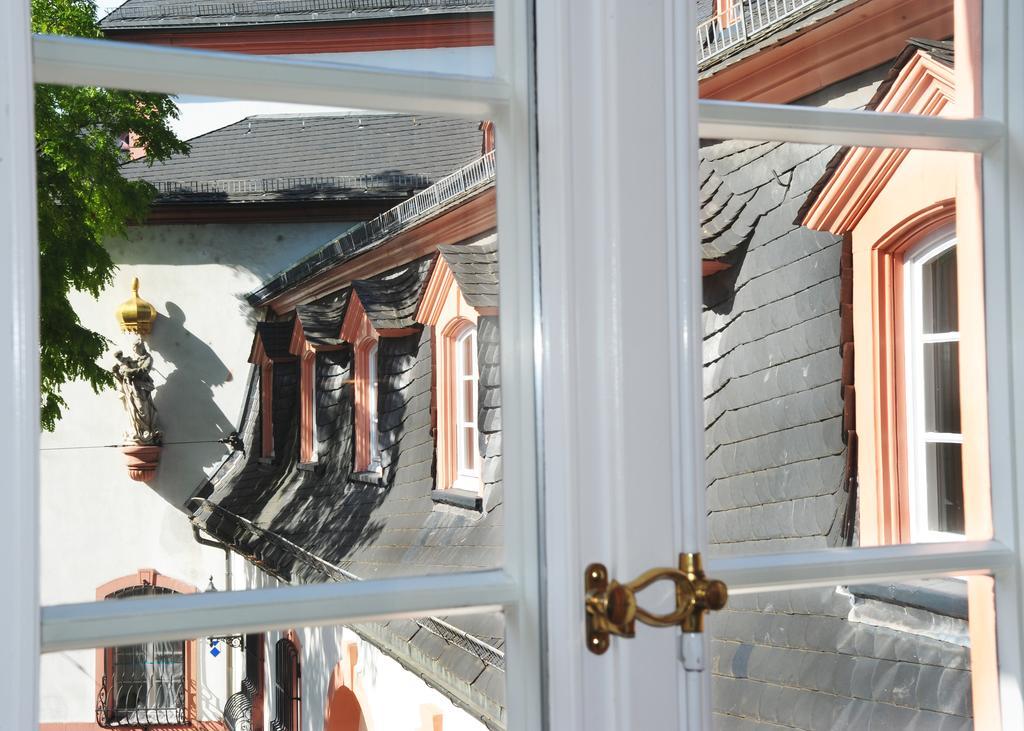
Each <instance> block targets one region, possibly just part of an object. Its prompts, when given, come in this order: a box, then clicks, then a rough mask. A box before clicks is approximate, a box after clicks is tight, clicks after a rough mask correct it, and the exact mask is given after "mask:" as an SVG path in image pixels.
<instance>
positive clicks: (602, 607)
mask: <svg viewBox="0 0 1024 731" xmlns="http://www.w3.org/2000/svg"><path fill="white" fill-rule="evenodd" d="M662 579H667V580H669V581H671V582H672V583H673V584H675V590H676V591H675V594H676V606H675V609H674V610H673V611H671V612H669V613H668V614H653V613H652V612H648V611H647V610H646V609H643V608H642V607H640V605H639V604H638V603H637V599H636V595H637V593H638V592H640V591H643V590H644V589H646V588H647V587H648V586H650V585H651V584H653V583H654V582H656V581H660V580H662ZM584 588H585V589H586V600H585V601H586V610H587V648H588V649H589V650H590V651H591V652H593V653H595V654H597V655H601V654H604V652H605V651H607V650H608V647H609V645H610V644H611V637H610V636H611V635H618V636H620V637H633V636H634V635H635V634H636V622H637V620H639V621H640V622H643V623H644V624H647V625H651V626H652V627H674V626H678V627H679V628H680V629H681V630H682V631H683V632H703V631H704V613H705V612H707V611H708V610H718V609H721V608H722V607H724V606H725V602H726V600H727V599H728V595H729V592H728V589H727V588H726V586H725V584H723V583H722V582H721V581H717V580H715V579H708V578H706V577H705V576H704V570H703V568H702V566H701V558H700V554H699V553H682V554H680V555H679V568H678V569H671V568H656V569H650V570H648V571H645V572H643V573H642V574H640V576H638V577H636V578H635V579H633V581H630V582H627V583H625V584H622V583H619V582H618V581H615V580H609V578H608V569H607V568H605V566H604V564H599V563H592V564H590V565H589V566H588V567H587V570H586V573H585V574H584Z"/></svg>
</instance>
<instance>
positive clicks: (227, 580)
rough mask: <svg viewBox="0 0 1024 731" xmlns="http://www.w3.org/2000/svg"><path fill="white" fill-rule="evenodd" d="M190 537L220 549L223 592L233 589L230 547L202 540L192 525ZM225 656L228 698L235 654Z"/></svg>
mask: <svg viewBox="0 0 1024 731" xmlns="http://www.w3.org/2000/svg"><path fill="white" fill-rule="evenodd" d="M192 537H193V538H195V539H196V543H199V544H200V545H203V546H209V547H210V548H218V549H221V550H223V551H224V591H231V590H232V589H233V586H232V582H231V579H232V574H231V547H230V546H228V545H227V544H225V543H221V542H220V541H217V540H210V539H209V538H203V536H202V535H201V534H200V533H199V526H198V525H196V524H194V523H193V524H192ZM226 654H227V662H226V663H225V668H224V669H225V681H226V682H227V687H226V688H225V692H226V694H227V696H229V697H230V696H231V694H232V693H233V692H234V689H235V677H234V675H235V667H234V666H235V663H234V655H235V653H234V652H233V651H232V650H231V649H230V648H228V651H227V653H226Z"/></svg>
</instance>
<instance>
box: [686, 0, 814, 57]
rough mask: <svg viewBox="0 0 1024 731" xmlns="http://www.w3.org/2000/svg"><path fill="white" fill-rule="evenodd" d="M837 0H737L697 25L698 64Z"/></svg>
mask: <svg viewBox="0 0 1024 731" xmlns="http://www.w3.org/2000/svg"><path fill="white" fill-rule="evenodd" d="M832 2H834V0H734V2H733V3H732V4H731V5H730V6H729V7H728V8H727V9H726V10H725V11H723V12H720V13H718V14H716V15H712V16H711V17H710V18H708V19H707V20H705V21H704V22H702V23H699V24H698V25H697V65H698V66H701V67H703V66H705V65H707V64H708V62H709V61H712V60H714V59H716V58H718V57H719V56H722V55H724V54H725V53H726V52H727V51H729V50H730V49H732V48H735V47H736V46H740V45H742V44H744V43H746V42H747V41H748V40H750V39H751V38H753V37H755V36H757V35H759V34H761V33H762V32H763V31H768V30H772V29H774V27H775V26H776V25H778V24H779V23H781V22H782V21H784V20H786V19H788V18H791V17H792V16H794V15H797V14H798V13H801V12H802V11H805V10H808V9H811V8H812V7H814V6H824V5H829V4H830V3H832Z"/></svg>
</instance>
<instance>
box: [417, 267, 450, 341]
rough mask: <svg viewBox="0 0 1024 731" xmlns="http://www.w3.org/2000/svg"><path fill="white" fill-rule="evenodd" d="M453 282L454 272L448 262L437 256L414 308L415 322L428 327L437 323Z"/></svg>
mask: <svg viewBox="0 0 1024 731" xmlns="http://www.w3.org/2000/svg"><path fill="white" fill-rule="evenodd" d="M454 284H455V274H454V273H452V269H451V267H450V266H448V262H447V261H445V258H444V257H443V256H439V257H437V261H435V262H434V268H433V270H432V271H431V272H430V279H428V280H427V286H426V287H424V288H423V295H422V296H421V297H420V304H419V307H417V308H416V322H419V323H422V324H424V325H428V326H430V327H433V326H435V325H437V322H438V320H440V318H441V314H442V313H443V312H444V308H445V304H446V303H447V301H448V297H449V296H451V289H452V286H453V285H454Z"/></svg>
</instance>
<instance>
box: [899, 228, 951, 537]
mask: <svg viewBox="0 0 1024 731" xmlns="http://www.w3.org/2000/svg"><path fill="white" fill-rule="evenodd" d="M903 273H904V287H905V290H904V291H905V299H904V307H905V316H904V324H905V335H904V337H905V348H906V356H905V357H906V368H905V371H906V401H907V414H906V420H907V425H906V430H907V476H908V478H909V479H908V482H909V486H910V494H909V506H910V534H911V540H914V541H928V540H933V541H934V540H949V539H956V538H962V537H963V534H964V486H963V467H962V457H961V452H962V451H963V442H964V437H963V433H962V430H961V426H960V353H959V348H960V332H959V323H958V315H957V301H956V299H957V276H956V240H955V239H954V238H952V237H951V236H950V235H949V234H945V235H939V236H938V237H935V238H933V239H932V240H929V241H926V242H925V243H923V244H922V245H920V246H919V247H917V248H916V249H914V250H913V251H911V252H910V254H908V255H907V257H906V259H905V260H904V266H903Z"/></svg>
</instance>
